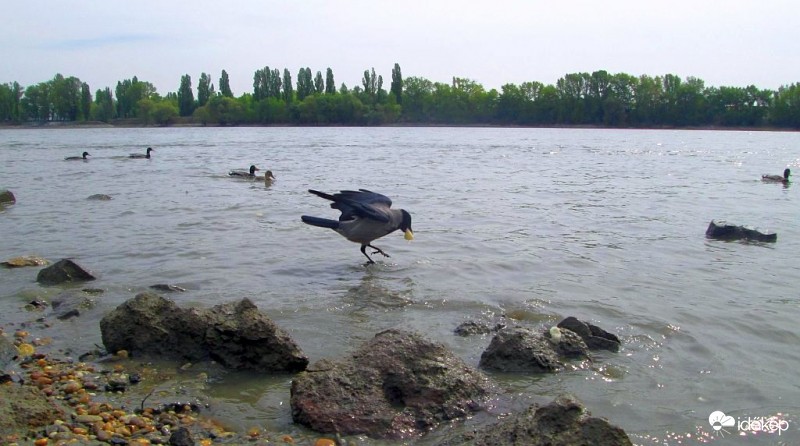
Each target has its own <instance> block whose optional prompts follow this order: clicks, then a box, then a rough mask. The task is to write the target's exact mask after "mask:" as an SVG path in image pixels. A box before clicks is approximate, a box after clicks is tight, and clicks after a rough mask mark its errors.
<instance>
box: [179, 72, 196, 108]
mask: <svg viewBox="0 0 800 446" xmlns="http://www.w3.org/2000/svg"><path fill="white" fill-rule="evenodd" d="M193 111H194V94H193V93H192V78H191V76H189V75H188V74H184V75H183V76H181V86H180V87H179V88H178V113H179V114H180V115H181V116H191V115H192V112H193Z"/></svg>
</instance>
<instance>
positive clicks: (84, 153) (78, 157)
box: [64, 152, 91, 161]
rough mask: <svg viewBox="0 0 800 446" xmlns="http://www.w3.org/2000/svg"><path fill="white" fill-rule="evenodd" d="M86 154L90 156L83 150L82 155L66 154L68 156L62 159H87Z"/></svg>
mask: <svg viewBox="0 0 800 446" xmlns="http://www.w3.org/2000/svg"><path fill="white" fill-rule="evenodd" d="M87 156H91V155H89V152H83V155H81V156H68V157H66V158H64V159H65V160H67V161H75V160H86V159H88V158H86V157H87Z"/></svg>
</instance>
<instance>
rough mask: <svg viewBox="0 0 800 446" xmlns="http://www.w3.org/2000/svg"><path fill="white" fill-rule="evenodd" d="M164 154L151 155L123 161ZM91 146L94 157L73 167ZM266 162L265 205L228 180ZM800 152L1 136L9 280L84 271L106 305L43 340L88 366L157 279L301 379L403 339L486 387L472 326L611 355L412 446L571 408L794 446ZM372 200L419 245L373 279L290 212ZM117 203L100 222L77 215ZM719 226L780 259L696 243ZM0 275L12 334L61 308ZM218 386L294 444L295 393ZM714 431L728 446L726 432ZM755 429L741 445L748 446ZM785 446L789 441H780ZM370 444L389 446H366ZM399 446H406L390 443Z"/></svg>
mask: <svg viewBox="0 0 800 446" xmlns="http://www.w3.org/2000/svg"><path fill="white" fill-rule="evenodd" d="M148 146H149V147H153V149H155V151H154V152H153V158H152V159H150V160H140V159H139V160H137V159H129V158H128V157H127V155H128V154H129V153H144V150H145V149H146V148H147V147H148ZM84 150H85V151H88V152H89V153H90V154H91V156H90V159H89V161H64V160H63V158H64V157H66V156H74V155H80V153H81V152H83V151H84ZM250 164H255V165H256V166H258V167H260V168H261V169H262V172H261V173H263V170H265V169H270V170H272V171H273V172H274V174H275V177H276V180H275V182H274V183H273V184H271V185H265V184H264V183H263V182H258V181H248V180H237V179H232V178H229V177H228V175H227V172H228V171H229V170H230V169H242V168H247V167H248V166H249V165H250ZM785 167H790V168H791V169H792V170H793V171H796V172H798V173H800V133H789V132H787V133H780V132H721V131H660V130H574V129H497V128H165V129H115V128H109V129H41V130H32V129H2V130H0V189H9V190H11V191H13V192H14V194H15V195H16V197H17V204H15V205H13V206H9V207H6V208H5V209H3V210H0V234H2V241H3V242H2V245H1V246H0V261H2V260H6V259H8V258H11V257H15V256H19V255H28V254H36V255H39V256H43V257H45V258H47V259H49V260H51V261H53V262H54V261H57V260H59V259H61V258H72V259H73V260H75V261H76V262H77V263H79V264H80V265H82V266H84V267H85V268H87V269H90V270H92V271H93V272H94V273H95V274H96V275H97V276H98V280H96V281H94V282H91V283H90V284H89V286H91V287H92V288H100V289H103V290H104V293H103V294H102V295H101V296H99V297H98V298H97V303H96V306H95V307H94V308H93V309H91V310H90V311H88V312H87V313H85V314H84V315H82V316H81V317H80V318H77V319H70V320H67V321H56V322H54V323H53V326H52V327H51V328H49V329H48V335H49V336H52V337H53V338H54V339H56V341H57V343H61V344H63V345H64V346H65V348H68V349H71V350H72V351H74V352H78V353H80V352H83V351H86V350H89V349H91V348H92V345H93V344H95V343H96V344H100V330H99V324H98V322H99V320H100V318H101V317H102V316H103V315H104V314H105V313H107V312H108V311H110V310H111V309H113V308H114V307H116V306H117V305H119V304H120V303H122V302H124V301H125V300H127V299H129V298H131V297H133V296H134V295H135V294H136V293H138V292H141V291H144V290H146V289H147V287H148V286H150V285H153V284H156V283H169V284H175V285H178V286H181V287H183V288H186V289H187V291H186V292H184V293H172V294H169V297H170V298H172V299H174V300H175V301H176V302H177V303H178V304H179V305H182V306H201V307H210V306H212V305H216V304H218V303H221V302H228V301H232V300H237V299H240V298H242V297H248V298H250V299H251V300H253V302H255V303H256V305H258V307H259V308H260V309H261V310H262V311H264V312H266V313H267V314H268V315H269V316H270V317H271V318H272V319H273V320H275V321H276V323H277V324H278V325H280V326H281V327H283V328H284V329H286V330H287V331H288V332H289V334H290V335H291V336H292V337H293V338H294V339H295V340H296V341H297V343H298V344H299V345H300V346H301V348H302V349H303V350H304V351H305V353H306V354H307V355H308V356H309V359H310V360H311V361H312V362H313V361H316V360H319V359H323V358H328V359H336V358H339V357H342V356H343V355H347V354H348V353H349V352H351V351H352V350H353V349H355V348H356V347H357V346H358V345H360V344H361V343H362V342H364V341H366V340H368V339H370V338H372V337H373V336H374V335H375V334H376V333H377V332H379V331H382V330H385V329H388V328H403V329H410V330H416V331H419V332H421V333H423V334H424V335H425V336H426V337H428V338H429V339H431V340H435V341H438V342H442V343H444V344H445V345H447V346H448V347H449V348H450V349H451V350H452V351H454V352H455V353H456V354H457V355H459V356H460V357H462V358H463V359H464V360H465V361H466V362H467V363H468V364H470V365H473V366H477V364H478V360H479V358H480V354H481V352H482V351H483V350H484V349H485V348H486V346H487V345H488V344H489V341H490V337H489V336H476V337H467V338H462V337H458V336H456V335H454V333H453V330H454V329H455V327H456V326H457V325H458V324H459V323H461V322H463V321H465V320H485V321H490V322H495V321H496V320H497V318H499V317H501V316H502V315H505V316H506V319H507V320H510V321H511V323H519V324H522V325H526V326H532V327H545V326H549V325H552V324H555V323H557V322H558V321H560V320H561V319H563V318H564V317H566V316H576V317H578V318H579V319H583V320H587V321H590V322H592V323H594V324H596V325H599V326H601V327H603V328H605V329H607V330H609V331H611V332H614V333H616V334H618V335H619V336H620V337H621V338H622V340H623V346H622V350H621V351H620V352H619V353H610V352H603V353H600V354H598V355H597V357H596V358H595V361H594V364H593V365H592V366H589V367H585V368H582V369H578V370H571V371H567V372H562V373H559V374H553V375H546V376H526V375H505V374H504V375H492V376H493V378H495V379H496V380H497V381H498V382H499V383H500V384H501V385H502V386H503V387H504V388H505V389H506V390H507V395H505V396H504V397H503V398H502V399H500V400H498V401H496V402H495V403H494V406H493V408H492V409H491V410H490V411H489V412H488V413H483V414H480V415H478V416H476V417H475V418H474V419H472V420H470V421H468V422H467V423H464V424H462V423H458V424H456V425H454V426H453V427H452V428H445V429H440V430H438V431H437V432H435V433H433V434H431V435H429V436H426V437H423V438H422V439H419V440H416V441H413V442H409V443H408V444H435V443H436V442H437V441H439V440H441V439H443V438H447V437H448V436H450V435H453V434H455V433H457V432H459V431H462V430H467V429H470V428H471V427H473V426H474V425H479V424H481V423H483V422H487V421H489V420H491V419H493V418H497V417H498V416H499V415H501V414H502V413H505V412H510V411H516V410H521V409H522V408H524V407H527V406H528V405H530V404H532V403H534V402H536V403H546V402H549V401H551V400H552V399H553V398H555V397H556V396H558V395H559V394H561V393H572V394H574V395H576V396H577V397H578V398H579V399H580V400H581V401H582V402H583V403H584V404H585V405H586V407H587V408H588V409H589V411H591V412H592V413H593V414H595V415H599V416H603V417H606V418H608V419H609V420H610V421H611V422H612V423H614V424H617V425H619V426H621V427H622V428H624V429H625V430H626V432H628V433H629V435H630V436H631V437H632V440H633V441H634V443H636V444H658V445H662V444H669V445H672V444H692V443H694V442H697V443H700V442H703V441H709V442H712V443H718V444H741V445H754V444H798V443H800V381H798V379H797V372H796V370H797V369H798V367H800V348H798V345H800V334H798V331H797V321H798V320H799V319H800V293H799V292H798V290H797V284H798V283H800V269H799V268H798V265H800V206H798V201H799V200H800V195H799V194H800V189H798V186H797V185H788V186H784V185H781V184H766V183H762V182H761V181H760V179H759V178H760V176H761V174H763V173H770V174H780V173H781V172H782V171H783V169H784V168H785ZM309 188H313V189H318V190H322V191H326V192H335V191H338V190H340V189H356V188H366V189H370V190H373V191H376V192H381V193H384V194H386V195H388V196H390V197H391V198H392V200H393V201H394V205H393V206H394V207H397V208H404V209H407V210H408V211H409V212H411V214H412V216H413V229H414V232H415V240H414V241H412V242H407V241H405V240H403V238H402V234H399V233H395V234H391V235H389V236H387V237H385V238H383V239H380V240H378V241H376V242H375V245H377V246H378V247H380V248H382V249H384V250H385V251H386V252H387V253H389V254H390V255H391V257H390V258H378V257H376V258H375V260H376V261H377V262H378V263H377V264H376V265H370V266H365V265H364V261H365V258H364V257H363V256H362V254H361V253H360V252H359V251H358V245H356V244H354V243H351V242H348V241H346V240H344V239H343V238H341V237H340V236H338V235H337V234H335V233H334V232H332V231H330V230H325V229H321V228H313V227H310V226H306V225H303V224H302V223H301V222H300V215H303V214H306V215H314V216H320V217H328V218H335V217H336V216H337V213H336V212H335V211H334V210H333V209H330V208H329V207H328V203H327V202H326V201H324V200H322V199H320V198H318V197H316V196H313V195H311V194H309V193H308V192H307V190H308V189H309ZM93 194H107V195H110V196H111V197H112V200H110V201H96V200H87V197H89V196H90V195H93ZM712 219H718V220H719V219H722V220H727V221H728V222H730V223H734V224H742V225H752V226H756V227H760V228H762V229H765V230H772V231H775V232H777V234H778V241H777V242H776V243H747V242H721V241H714V240H707V239H706V238H705V237H704V233H705V229H706V227H707V225H708V223H709V222H710V221H711V220H712ZM37 272H38V268H20V269H0V314H2V316H1V317H0V323H2V325H3V326H6V325H9V324H12V323H18V322H22V321H30V320H34V319H35V318H37V317H39V316H41V315H40V314H34V313H31V312H28V311H26V310H24V309H23V308H22V307H23V306H24V304H25V303H26V302H29V301H31V300H33V299H34V298H45V299H49V298H51V297H53V296H55V295H57V294H58V293H59V292H61V291H63V289H64V288H63V287H42V286H39V285H38V284H37V283H36V282H35V279H36V274H37ZM217 378H218V379H215V380H214V381H213V382H211V383H210V384H209V385H208V386H207V388H206V389H205V390H204V391H205V392H206V393H207V394H208V395H209V396H210V398H213V399H214V401H215V403H216V406H215V408H214V410H213V413H214V416H216V417H218V418H220V419H221V420H223V421H224V422H226V423H228V424H229V425H230V426H232V427H235V428H239V429H247V428H248V427H249V426H252V425H261V426H268V427H271V428H273V429H276V430H278V431H292V430H298V429H301V428H299V427H297V426H293V425H292V424H291V411H290V408H289V383H290V381H291V376H277V377H269V378H264V377H259V376H254V375H252V374H246V373H223V374H221V375H220V376H218V377H217ZM715 411H722V412H724V413H725V414H727V415H730V416H732V417H734V418H735V419H737V420H745V419H747V418H748V417H752V418H755V417H770V416H773V415H776V414H780V417H781V419H784V420H787V422H788V426H789V429H788V430H787V431H785V432H781V435H780V436H779V435H778V433H763V432H761V433H759V434H757V435H754V434H752V432H740V431H738V430H737V429H738V427H739V426H738V425H737V426H734V427H732V428H731V427H728V428H726V429H727V430H728V431H729V432H728V433H727V434H726V433H724V432H720V431H715V430H714V429H713V428H712V426H711V425H710V423H709V415H710V414H711V413H712V412H715ZM722 434H724V436H722ZM741 434H745V435H741ZM781 442H783V443H781ZM365 444H376V445H377V444H384V443H383V442H378V441H371V440H369V441H365ZM386 444H392V443H386Z"/></svg>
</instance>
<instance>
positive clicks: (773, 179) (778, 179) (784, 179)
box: [761, 168, 792, 183]
mask: <svg viewBox="0 0 800 446" xmlns="http://www.w3.org/2000/svg"><path fill="white" fill-rule="evenodd" d="M791 173H792V171H791V170H789V168H786V170H784V171H783V176H780V175H761V181H766V182H768V183H788V182H789V175H790V174H791Z"/></svg>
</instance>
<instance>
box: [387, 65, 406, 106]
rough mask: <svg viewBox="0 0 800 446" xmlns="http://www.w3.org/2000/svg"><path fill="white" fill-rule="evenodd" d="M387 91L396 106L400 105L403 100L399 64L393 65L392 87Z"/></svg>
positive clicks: (401, 76)
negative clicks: (390, 93)
mask: <svg viewBox="0 0 800 446" xmlns="http://www.w3.org/2000/svg"><path fill="white" fill-rule="evenodd" d="M389 91H391V92H392V94H393V95H394V99H395V101H396V102H397V103H398V104H402V102H403V101H402V99H403V75H402V74H401V73H400V64H394V68H392V85H391V88H390V89H389Z"/></svg>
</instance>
